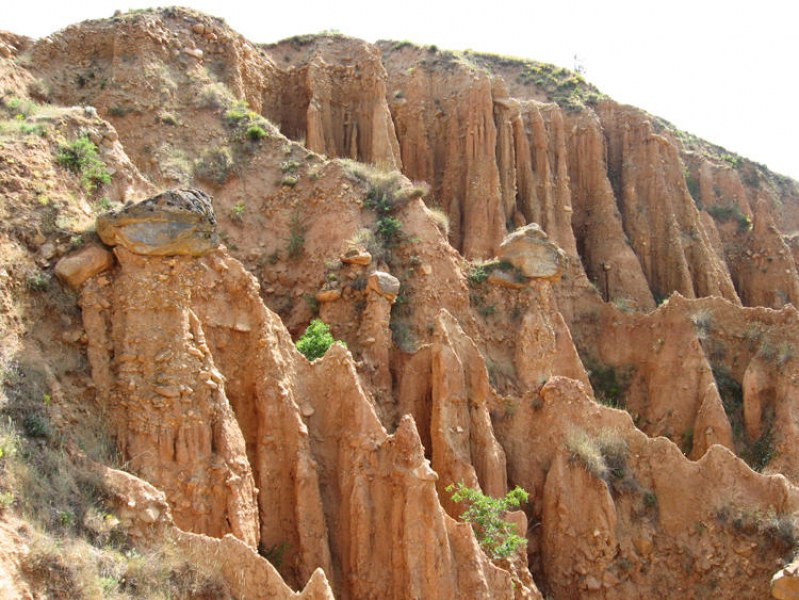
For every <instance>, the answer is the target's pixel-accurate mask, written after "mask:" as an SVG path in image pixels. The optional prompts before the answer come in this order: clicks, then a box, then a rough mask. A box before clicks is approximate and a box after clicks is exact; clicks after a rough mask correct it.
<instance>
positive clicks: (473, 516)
mask: <svg viewBox="0 0 799 600" xmlns="http://www.w3.org/2000/svg"><path fill="white" fill-rule="evenodd" d="M446 489H447V492H449V493H451V494H452V500H453V501H454V502H458V503H460V502H466V503H467V504H468V508H467V509H466V512H464V513H463V514H462V515H461V519H463V520H464V521H466V522H467V523H471V524H472V528H473V529H474V532H475V534H476V535H477V541H478V542H479V543H480V547H481V548H482V549H483V550H484V551H485V553H486V554H488V556H490V557H491V558H492V559H494V560H499V559H503V558H507V557H509V556H510V555H512V554H513V553H514V552H516V551H517V550H518V549H519V548H522V547H524V546H526V545H527V540H526V539H525V538H523V537H521V536H520V535H517V534H516V533H514V531H513V525H512V524H511V523H508V522H507V521H505V520H504V519H502V515H503V514H504V513H505V512H506V511H508V510H509V509H510V508H511V507H513V508H516V507H518V506H519V505H520V504H521V503H522V502H527V498H528V494H527V492H526V491H524V490H523V489H522V488H520V487H519V486H516V487H515V488H514V489H512V490H511V491H509V492H508V493H507V494H506V495H505V497H504V498H492V497H491V496H486V495H485V494H483V493H482V492H481V491H480V490H476V489H474V488H470V487H468V486H466V485H465V484H464V483H463V482H462V481H461V482H458V483H457V484H450V485H449V486H447V488H446Z"/></svg>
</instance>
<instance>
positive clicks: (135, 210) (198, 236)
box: [97, 189, 219, 256]
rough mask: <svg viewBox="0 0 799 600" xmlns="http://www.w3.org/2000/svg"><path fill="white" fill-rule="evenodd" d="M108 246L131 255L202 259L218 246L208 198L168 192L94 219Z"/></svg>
mask: <svg viewBox="0 0 799 600" xmlns="http://www.w3.org/2000/svg"><path fill="white" fill-rule="evenodd" d="M97 233H98V235H99V236H100V239H101V240H103V242H105V243H106V244H108V245H109V246H117V245H119V246H122V247H124V248H125V249H127V250H129V251H130V252H133V253H134V254H144V255H149V256H172V255H177V254H185V255H189V256H201V255H203V254H207V253H208V252H211V251H212V250H214V249H215V248H216V247H217V246H218V245H219V236H218V234H217V232H216V217H215V216H214V209H213V205H212V204H211V197H210V196H209V195H208V194H206V193H205V192H203V191H200V190H194V189H187V190H169V191H166V192H163V193H161V194H158V195H157V196H153V197H152V198H148V199H147V200H144V201H142V202H138V203H136V204H132V205H128V206H125V207H123V208H120V209H118V210H113V211H109V212H107V213H105V214H102V215H100V216H99V217H97Z"/></svg>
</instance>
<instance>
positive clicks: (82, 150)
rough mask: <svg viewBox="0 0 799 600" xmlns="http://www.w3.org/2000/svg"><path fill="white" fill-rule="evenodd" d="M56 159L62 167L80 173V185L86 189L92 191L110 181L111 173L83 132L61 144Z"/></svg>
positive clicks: (95, 147)
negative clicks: (70, 140)
mask: <svg viewBox="0 0 799 600" xmlns="http://www.w3.org/2000/svg"><path fill="white" fill-rule="evenodd" d="M56 161H57V162H58V164H59V165H61V166H62V167H65V168H66V169H68V170H70V171H72V172H73V173H75V174H76V175H80V182H81V185H83V187H84V189H86V191H89V192H92V191H94V190H95V189H96V188H98V187H99V186H101V185H105V184H108V183H111V175H109V173H108V170H107V169H106V167H105V163H104V162H103V161H101V160H100V155H99V154H98V153H97V146H95V145H94V142H92V141H91V140H90V139H89V137H88V136H87V135H85V134H84V135H82V136H80V137H79V138H78V139H76V140H75V141H74V142H71V143H69V144H65V145H62V146H61V147H60V148H59V150H58V155H57V157H56Z"/></svg>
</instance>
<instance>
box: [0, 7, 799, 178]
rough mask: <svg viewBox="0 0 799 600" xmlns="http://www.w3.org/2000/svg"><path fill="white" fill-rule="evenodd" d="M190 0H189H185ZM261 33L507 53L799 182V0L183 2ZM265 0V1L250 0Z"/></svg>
mask: <svg viewBox="0 0 799 600" xmlns="http://www.w3.org/2000/svg"><path fill="white" fill-rule="evenodd" d="M178 1H180V0H178ZM183 4H184V5H186V6H191V7H193V8H196V9H198V10H201V11H203V12H206V13H209V14H212V15H214V16H218V17H223V18H224V19H225V20H226V21H227V22H228V24H229V25H230V26H231V27H233V28H234V29H236V30H237V31H239V32H240V33H242V34H243V35H244V36H246V37H247V38H248V39H250V40H251V41H253V42H273V41H277V40H279V39H282V38H284V37H288V36H291V35H297V34H301V33H316V32H319V31H321V30H324V29H337V30H339V31H341V32H342V33H344V34H346V35H351V36H355V37H360V38H363V39H365V40H367V41H375V40H378V39H395V40H405V39H407V40H410V41H413V42H416V43H420V44H436V45H437V46H438V47H440V48H447V49H453V50H463V49H466V48H471V49H473V50H479V51H484V52H494V53H498V54H510V55H514V56H519V57H524V58H532V59H535V60H540V61H545V62H552V63H555V64H558V65H561V66H565V67H569V68H573V67H574V64H575V63H574V56H575V55H577V56H578V57H579V58H580V61H581V63H582V64H583V65H584V67H585V68H586V76H587V78H588V80H589V81H591V82H593V83H594V84H595V85H596V86H597V87H599V89H600V90H601V91H602V92H604V93H606V94H608V95H610V96H611V97H613V98H615V99H616V100H618V101H620V102H626V103H629V104H634V105H636V106H639V107H641V108H643V109H644V110H647V111H649V112H651V113H653V114H656V115H659V116H661V117H663V118H665V119H668V120H669V121H671V122H672V123H674V124H675V125H676V126H677V127H679V128H681V129H684V130H687V131H690V132H691V133H695V134H697V135H699V136H701V137H704V138H706V139H707V140H709V141H711V142H714V143H717V144H719V145H722V146H725V147H726V148H728V149H729V150H732V151H735V152H738V153H739V154H742V155H743V156H746V157H748V158H751V159H752V160H756V161H758V162H761V163H765V164H766V165H768V166H769V167H770V168H771V169H772V170H775V171H777V172H779V173H783V174H785V175H790V176H792V177H794V178H796V179H799V155H798V154H797V152H796V151H795V149H794V148H795V146H796V144H797V143H799V111H797V96H798V95H799V75H797V73H798V71H797V64H796V63H797V61H799V5H796V4H795V3H793V2H791V1H790V0H757V1H752V0H750V1H748V2H741V1H740V0H729V1H726V2H725V1H718V0H693V1H686V0H668V1H665V2H664V1H660V2H646V0H638V1H633V0H605V1H604V2H603V1H600V0H560V1H559V0H548V1H547V2H539V1H537V0H528V1H527V2H511V1H501V0H499V1H494V2H485V1H481V2H479V3H475V2H471V3H469V2H465V1H461V2H451V1H436V0H399V1H398V0H394V1H392V2H390V3H389V2H385V3H384V2H379V1H378V0H371V1H368V2H366V1H355V0H327V1H320V0H294V1H291V0H282V1H272V2H258V0H250V2H244V1H241V0H225V1H222V0H183ZM147 6H153V2H147V1H139V0H115V1H114V2H107V1H101V0H81V1H80V2H67V1H64V0H61V1H58V2H41V1H35V0H28V1H20V0H5V1H4V2H3V6H2V9H0V29H5V30H9V31H13V32H15V33H20V34H25V35H28V36H31V37H42V36H45V35H47V34H49V33H52V32H54V31H56V30H58V29H61V28H62V27H65V26H67V25H69V24H72V23H75V22H78V21H82V20H84V19H92V18H102V17H108V16H111V14H112V13H113V12H114V10H115V9H121V10H127V9H129V8H143V7H147ZM253 6H257V8H253Z"/></svg>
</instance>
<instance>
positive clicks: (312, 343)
mask: <svg viewBox="0 0 799 600" xmlns="http://www.w3.org/2000/svg"><path fill="white" fill-rule="evenodd" d="M333 344H341V345H342V346H346V344H345V343H344V342H342V341H341V340H334V339H333V335H332V334H331V333H330V326H329V325H328V324H327V323H325V322H324V321H322V320H321V319H314V320H313V321H311V324H310V325H308V328H307V329H306V330H305V333H303V334H302V337H301V338H300V339H299V340H297V350H299V351H300V353H302V355H303V356H305V358H307V359H308V360H316V359H317V358H321V357H322V356H324V355H325V352H327V349H328V348H330V346H332V345H333Z"/></svg>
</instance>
